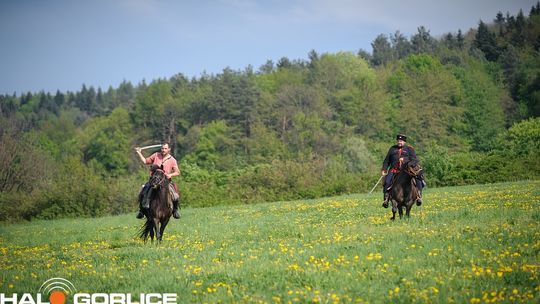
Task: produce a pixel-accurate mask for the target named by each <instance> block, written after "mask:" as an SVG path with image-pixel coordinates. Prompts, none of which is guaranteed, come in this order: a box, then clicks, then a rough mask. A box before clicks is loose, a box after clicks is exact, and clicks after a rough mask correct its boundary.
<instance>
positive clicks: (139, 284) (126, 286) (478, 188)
mask: <svg viewBox="0 0 540 304" xmlns="http://www.w3.org/2000/svg"><path fill="white" fill-rule="evenodd" d="M424 197H425V199H424V200H425V205H424V206H422V207H421V208H418V207H416V206H415V207H413V209H412V211H411V218H410V219H409V220H406V219H403V220H396V221H395V222H391V221H390V220H389V217H390V215H391V212H390V210H389V209H383V208H382V207H380V205H381V194H380V193H377V194H372V195H351V196H342V197H334V198H327V199H321V200H310V201H295V202H277V203H268V204H258V205H246V206H233V207H213V208H201V209H185V210H182V216H183V218H182V219H181V220H171V223H170V224H169V227H168V228H167V231H165V236H164V241H163V243H161V244H159V245H157V244H152V243H146V244H144V243H142V242H141V241H139V240H138V239H136V238H135V235H136V232H137V230H138V228H139V227H140V226H141V224H142V221H140V220H136V219H135V218H134V215H135V213H133V214H129V215H124V216H115V217H104V218H95V219H62V220H55V221H32V222H25V223H20V224H3V225H1V226H0V252H1V255H0V269H1V276H0V292H2V293H22V292H33V293H35V292H37V291H38V289H39V287H40V285H41V284H42V283H43V282H44V281H45V280H47V279H49V278H53V277H63V278H66V279H68V280H70V281H71V282H73V284H74V285H75V287H76V288H77V291H78V292H88V293H96V292H106V293H108V292H123V293H133V294H138V293H140V292H173V293H177V294H178V302H179V303H191V302H196V303H198V302H207V303H216V302H219V301H221V302H225V303H229V302H261V303H265V302H268V303H287V302H293V303H295V302H301V303H305V302H321V303H339V302H361V303H363V302H370V303H381V302H385V303H400V302H401V303H410V302H423V303H425V302H435V303H452V302H456V303H487V302H490V303H493V302H530V303H539V302H540V279H539V273H540V229H539V228H540V224H539V222H540V181H528V182H517V183H500V184H492V185H475V186H465V187H452V188H439V189H428V190H427V191H426V192H425V195H424ZM134 211H135V209H134Z"/></svg>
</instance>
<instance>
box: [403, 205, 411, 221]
mask: <svg viewBox="0 0 540 304" xmlns="http://www.w3.org/2000/svg"><path fill="white" fill-rule="evenodd" d="M411 208H412V204H409V205H407V210H406V211H405V215H406V216H407V218H410V217H411Z"/></svg>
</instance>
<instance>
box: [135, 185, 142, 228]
mask: <svg viewBox="0 0 540 304" xmlns="http://www.w3.org/2000/svg"><path fill="white" fill-rule="evenodd" d="M143 189H144V186H143ZM143 189H141V192H140V193H139V200H138V201H139V211H138V212H137V215H136V216H135V217H136V218H137V219H138V220H140V219H142V218H143V217H144V214H143V212H142V202H143V199H144V190H143Z"/></svg>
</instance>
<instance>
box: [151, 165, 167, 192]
mask: <svg viewBox="0 0 540 304" xmlns="http://www.w3.org/2000/svg"><path fill="white" fill-rule="evenodd" d="M151 169H152V176H151V177H150V181H149V182H148V183H149V184H150V187H152V188H153V189H158V188H160V187H164V186H166V183H168V181H169V179H168V178H167V175H165V171H163V170H161V169H157V168H154V167H152V168H151Z"/></svg>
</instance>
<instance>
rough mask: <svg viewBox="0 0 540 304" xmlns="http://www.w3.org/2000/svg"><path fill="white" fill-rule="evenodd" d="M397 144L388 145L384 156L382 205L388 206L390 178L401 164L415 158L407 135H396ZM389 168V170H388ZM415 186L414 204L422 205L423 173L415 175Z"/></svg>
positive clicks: (398, 169)
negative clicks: (415, 196) (416, 193)
mask: <svg viewBox="0 0 540 304" xmlns="http://www.w3.org/2000/svg"><path fill="white" fill-rule="evenodd" d="M396 140H397V144H395V145H393V146H392V147H390V149H389V150H388V153H387V154H386V157H385V158H384V162H383V167H382V173H381V174H382V175H383V176H384V175H386V178H385V179H384V185H383V193H384V202H383V207H384V208H388V188H389V187H390V186H391V185H392V178H393V177H394V175H395V174H396V173H398V172H399V171H400V168H401V165H402V164H404V163H407V162H409V161H410V160H413V159H417V158H416V153H415V152H414V149H413V147H412V146H410V145H407V144H406V141H407V136H405V135H403V134H398V135H397V136H396ZM388 168H390V171H388ZM416 179H417V180H416V188H417V189H418V199H417V200H416V205H418V206H420V205H422V188H423V187H424V174H423V173H422V174H420V175H419V176H417V177H416Z"/></svg>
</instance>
